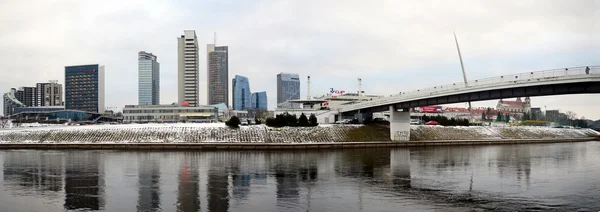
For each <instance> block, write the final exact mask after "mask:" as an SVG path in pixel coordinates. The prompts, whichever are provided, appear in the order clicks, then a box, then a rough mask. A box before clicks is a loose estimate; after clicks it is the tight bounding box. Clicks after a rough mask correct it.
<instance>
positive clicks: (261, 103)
mask: <svg viewBox="0 0 600 212" xmlns="http://www.w3.org/2000/svg"><path fill="white" fill-rule="evenodd" d="M250 104H251V107H252V108H254V109H260V110H267V92H266V91H261V92H255V93H252V100H251V102H250Z"/></svg>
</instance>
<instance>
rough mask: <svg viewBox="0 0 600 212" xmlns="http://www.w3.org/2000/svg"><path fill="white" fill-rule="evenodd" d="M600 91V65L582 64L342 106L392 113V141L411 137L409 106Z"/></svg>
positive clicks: (347, 111)
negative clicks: (580, 65)
mask: <svg viewBox="0 0 600 212" xmlns="http://www.w3.org/2000/svg"><path fill="white" fill-rule="evenodd" d="M585 93H600V66H582V67H572V68H562V69H553V70H544V71H535V72H527V73H520V74H512V75H503V76H498V77H491V78H485V79H479V80H473V81H467V82H466V83H465V82H460V83H452V84H448V85H440V86H435V87H430V88H424V89H418V90H414V91H410V92H402V93H399V94H397V95H394V96H390V97H386V98H382V99H377V100H373V101H368V102H362V103H358V104H352V105H349V106H347V107H344V108H341V109H340V110H339V112H340V113H341V114H342V115H345V116H348V115H353V116H357V117H360V118H359V119H362V117H370V116H372V114H373V113H374V112H383V111H389V112H390V137H391V139H392V140H400V141H408V140H409V139H410V110H409V108H413V107H421V106H429V105H439V104H452V103H461V102H474V101H485V100H494V99H503V98H514V97H527V96H528V97H532V96H550V95H566V94H585Z"/></svg>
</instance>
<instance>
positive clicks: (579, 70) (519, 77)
mask: <svg viewBox="0 0 600 212" xmlns="http://www.w3.org/2000/svg"><path fill="white" fill-rule="evenodd" d="M585 75H600V66H582V67H573V68H562V69H552V70H544V71H535V72H526V73H519V74H509V75H503V76H498V77H490V78H484V79H478V80H471V81H467V85H466V86H465V83H464V82H457V83H452V84H446V85H440V86H434V87H429V88H423V89H417V90H412V91H408V92H402V93H400V94H396V95H393V96H391V97H388V98H383V99H378V100H374V101H368V102H364V103H359V104H354V105H350V106H348V108H360V107H362V105H378V104H387V103H393V102H397V101H399V100H402V99H409V98H415V97H421V96H429V95H435V94H441V93H446V92H454V91H460V90H470V89H476V88H484V87H493V86H502V85H511V84H521V83H533V82H543V81H553V80H559V79H564V78H565V77H570V76H585Z"/></svg>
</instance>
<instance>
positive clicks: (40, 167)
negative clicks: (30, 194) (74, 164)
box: [3, 152, 64, 195]
mask: <svg viewBox="0 0 600 212" xmlns="http://www.w3.org/2000/svg"><path fill="white" fill-rule="evenodd" d="M3 163H4V168H3V172H4V173H3V175H4V176H3V177H4V181H5V182H8V183H6V184H8V185H19V186H20V188H19V189H18V190H21V189H23V188H28V189H34V190H40V191H41V192H43V191H55V192H59V191H62V175H63V168H64V167H63V155H62V154H56V155H54V154H47V155H41V156H40V154H38V153H37V152H6V154H5V157H4V162H3ZM9 187H10V186H9ZM44 195H47V194H44Z"/></svg>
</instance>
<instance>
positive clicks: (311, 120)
mask: <svg viewBox="0 0 600 212" xmlns="http://www.w3.org/2000/svg"><path fill="white" fill-rule="evenodd" d="M308 124H309V125H310V126H313V127H316V126H319V122H318V121H317V116H315V114H310V117H309V118H308Z"/></svg>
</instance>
